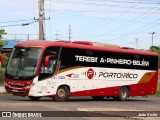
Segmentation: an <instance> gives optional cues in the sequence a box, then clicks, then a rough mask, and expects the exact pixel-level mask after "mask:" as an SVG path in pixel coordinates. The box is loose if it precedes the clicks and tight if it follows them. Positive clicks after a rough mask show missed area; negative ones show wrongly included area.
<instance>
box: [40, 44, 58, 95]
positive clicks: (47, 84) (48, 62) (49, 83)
mask: <svg viewBox="0 0 160 120" xmlns="http://www.w3.org/2000/svg"><path fill="white" fill-rule="evenodd" d="M58 50H59V49H55V47H54V48H52V47H51V48H48V49H47V50H46V52H45V54H44V57H43V58H44V59H43V60H42V64H41V70H40V74H39V79H38V84H37V93H38V96H44V95H51V94H53V92H54V86H55V82H54V80H55V79H54V73H55V72H56V69H57V61H58V60H57V59H58V52H59V51H58Z"/></svg>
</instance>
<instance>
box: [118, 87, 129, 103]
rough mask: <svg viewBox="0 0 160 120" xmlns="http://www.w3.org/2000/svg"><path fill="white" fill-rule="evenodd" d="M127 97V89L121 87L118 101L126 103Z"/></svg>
mask: <svg viewBox="0 0 160 120" xmlns="http://www.w3.org/2000/svg"><path fill="white" fill-rule="evenodd" d="M128 97H129V89H128V88H127V87H122V88H121V89H120V92H119V96H118V100H120V101H126V100H127V98H128Z"/></svg>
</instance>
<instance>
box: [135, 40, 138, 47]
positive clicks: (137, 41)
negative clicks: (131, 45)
mask: <svg viewBox="0 0 160 120" xmlns="http://www.w3.org/2000/svg"><path fill="white" fill-rule="evenodd" d="M135 43H136V49H137V46H138V39H137V38H136V41H135Z"/></svg>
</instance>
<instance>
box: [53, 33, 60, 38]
mask: <svg viewBox="0 0 160 120" xmlns="http://www.w3.org/2000/svg"><path fill="white" fill-rule="evenodd" d="M54 35H55V36H56V40H59V39H58V36H60V34H58V31H56V34H54Z"/></svg>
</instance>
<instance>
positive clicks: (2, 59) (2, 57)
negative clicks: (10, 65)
mask: <svg viewBox="0 0 160 120" xmlns="http://www.w3.org/2000/svg"><path fill="white" fill-rule="evenodd" d="M9 55H10V53H3V54H2V56H1V57H0V62H1V63H2V64H3V63H4V58H5V57H6V56H9Z"/></svg>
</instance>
